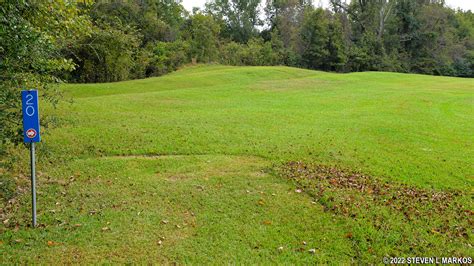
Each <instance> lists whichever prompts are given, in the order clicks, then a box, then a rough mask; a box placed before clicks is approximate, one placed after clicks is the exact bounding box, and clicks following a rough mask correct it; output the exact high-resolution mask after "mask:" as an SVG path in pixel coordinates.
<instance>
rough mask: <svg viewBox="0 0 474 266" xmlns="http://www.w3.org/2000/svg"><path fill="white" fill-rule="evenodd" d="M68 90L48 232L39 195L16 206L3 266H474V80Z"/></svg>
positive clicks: (165, 81)
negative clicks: (461, 264) (408, 260)
mask: <svg viewBox="0 0 474 266" xmlns="http://www.w3.org/2000/svg"><path fill="white" fill-rule="evenodd" d="M61 90H63V91H64V94H65V96H66V97H67V98H70V99H72V100H73V103H62V104H60V106H59V107H58V108H57V109H53V108H51V107H49V106H46V105H44V104H43V106H42V112H43V113H45V114H54V115H55V116H56V118H57V121H56V124H57V126H56V127H54V128H52V129H45V130H44V135H43V141H42V142H41V144H40V145H38V148H37V149H38V156H39V162H38V168H39V172H40V173H39V176H38V183H39V184H38V191H39V192H38V193H39V194H38V208H39V217H38V219H39V223H40V227H39V228H37V229H32V228H29V227H28V225H29V219H30V212H29V208H30V205H29V195H28V193H27V192H25V194H23V195H22V196H20V197H17V198H16V199H15V200H14V201H12V202H10V203H7V204H4V205H3V206H2V209H4V210H6V213H7V214H8V215H7V216H8V221H7V222H4V228H3V229H2V234H1V237H0V241H1V243H0V253H1V254H2V256H1V261H0V264H5V263H8V262H43V263H58V262H60V263H101V262H122V263H128V262H138V261H140V262H158V263H173V262H177V263H194V264H198V263H215V264H221V263H225V262H239V263H247V264H248V263H298V264H302V263H314V262H326V263H351V262H368V263H382V258H383V257H384V256H438V257H442V256H444V257H447V256H474V250H473V245H474V241H473V236H474V232H473V228H474V226H473V209H474V202H473V197H474V147H473V145H474V134H473V132H474V82H473V80H472V79H460V78H447V77H433V76H423V75H408V74H395V73H375V72H373V73H370V72H368V73H352V74H331V73H324V72H316V71H309V70H301V69H295V68H288V67H225V66H195V67H188V68H185V69H183V70H180V71H178V72H175V73H173V74H170V75H167V76H164V77H159V78H150V79H144V80H134V81H127V82H120V83H108V84H78V85H75V84H70V85H64V86H62V87H61ZM27 154H28V153H27V150H25V151H23V155H24V158H26V159H25V160H23V161H20V162H18V165H19V166H26V165H27V158H28V157H27ZM24 174H28V172H27V171H25V173H24ZM22 180H23V182H24V184H25V185H26V186H27V184H28V179H27V177H24V178H23V179H22Z"/></svg>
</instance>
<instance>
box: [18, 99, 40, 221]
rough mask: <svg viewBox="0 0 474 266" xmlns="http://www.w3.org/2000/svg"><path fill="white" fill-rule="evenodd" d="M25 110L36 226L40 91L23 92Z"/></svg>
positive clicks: (33, 213) (25, 134)
mask: <svg viewBox="0 0 474 266" xmlns="http://www.w3.org/2000/svg"><path fill="white" fill-rule="evenodd" d="M21 103H22V104H21V105H22V112H23V142H25V143H30V159H31V205H32V208H31V214H32V225H33V227H36V167H35V161H36V160H35V142H40V127H39V113H38V91H37V90H28V91H22V92H21Z"/></svg>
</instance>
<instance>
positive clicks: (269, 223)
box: [263, 221, 272, 225]
mask: <svg viewBox="0 0 474 266" xmlns="http://www.w3.org/2000/svg"><path fill="white" fill-rule="evenodd" d="M263 224H264V225H271V224H272V221H263Z"/></svg>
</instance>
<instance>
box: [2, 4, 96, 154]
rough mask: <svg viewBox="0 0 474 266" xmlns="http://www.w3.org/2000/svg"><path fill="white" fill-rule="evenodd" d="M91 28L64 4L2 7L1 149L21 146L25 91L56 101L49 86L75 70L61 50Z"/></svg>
mask: <svg viewBox="0 0 474 266" xmlns="http://www.w3.org/2000/svg"><path fill="white" fill-rule="evenodd" d="M89 28H90V21H89V19H88V17H87V16H84V15H83V14H82V13H81V12H80V10H79V9H78V8H77V6H76V5H73V4H68V3H65V2H64V1H48V2H42V1H34V2H30V1H22V0H6V1H1V2H0V76H1V79H0V124H1V126H0V138H1V143H2V144H4V143H6V142H13V143H19V142H20V141H21V138H22V134H21V130H20V128H21V114H20V112H21V108H20V104H21V102H20V97H19V95H20V90H21V89H38V90H39V91H40V94H41V96H42V98H43V99H46V100H49V101H50V102H53V103H55V102H56V101H57V100H58V94H57V92H56V91H55V90H54V88H53V86H51V85H52V84H54V83H57V82H59V81H60V79H59V75H60V74H61V73H62V72H64V71H71V70H73V69H74V67H75V65H74V63H73V62H72V60H67V59H65V58H64V57H63V56H62V55H61V53H60V52H59V51H60V50H61V49H63V48H65V47H68V46H70V45H71V44H72V43H74V42H76V41H77V40H78V39H80V38H82V36H83V35H88V34H89V31H90V30H89ZM2 150H3V149H2Z"/></svg>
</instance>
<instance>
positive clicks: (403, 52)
mask: <svg viewBox="0 0 474 266" xmlns="http://www.w3.org/2000/svg"><path fill="white" fill-rule="evenodd" d="M191 62H198V63H199V62H202V63H210V62H216V63H221V64H228V65H286V66H294V67H302V68H309V69H318V70H325V71H334V72H354V71H394V72H403V73H420V74H430V75H445V76H459V77H474V15H473V13H472V12H471V11H462V10H453V9H451V8H449V7H447V6H446V5H445V3H444V1H443V0H347V1H343V0H331V1H330V6H329V7H328V8H326V9H323V8H318V7H315V5H314V4H313V3H312V1H310V0H266V1H261V0H212V1H208V3H207V4H206V6H205V7H204V8H202V9H194V10H193V11H192V12H188V11H186V10H185V8H184V7H183V6H182V4H181V3H180V1H176V0H128V1H120V0H115V1H114V0H109V1H105V0H97V1H93V0H82V1H80V0H75V1H74V0H66V1H64V0H51V1H31V0H30V1H27V0H4V1H1V2H0V75H1V80H0V89H1V90H0V111H1V112H0V121H1V123H2V127H1V133H0V137H1V139H2V142H8V141H13V142H14V141H18V140H20V139H21V134H22V133H21V131H20V127H19V117H20V113H19V112H20V110H21V108H19V104H20V103H19V99H18V89H19V88H38V89H40V90H41V92H42V95H43V97H44V98H46V99H48V100H50V101H51V102H53V103H55V102H56V101H57V99H58V98H57V95H58V93H57V92H56V91H55V90H54V89H52V88H53V87H52V86H51V84H54V83H58V82H61V81H67V82H112V81H121V80H127V79H136V78H145V77H151V76H159V75H162V74H165V73H168V72H170V71H174V70H176V69H177V68H179V67H180V66H182V65H184V64H187V63H191Z"/></svg>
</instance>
